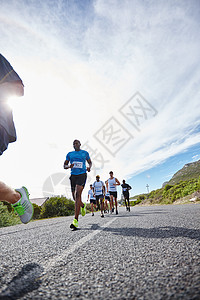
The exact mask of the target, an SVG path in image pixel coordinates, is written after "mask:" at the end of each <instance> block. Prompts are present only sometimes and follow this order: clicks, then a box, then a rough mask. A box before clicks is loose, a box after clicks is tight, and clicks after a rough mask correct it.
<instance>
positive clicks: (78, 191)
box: [75, 185, 84, 221]
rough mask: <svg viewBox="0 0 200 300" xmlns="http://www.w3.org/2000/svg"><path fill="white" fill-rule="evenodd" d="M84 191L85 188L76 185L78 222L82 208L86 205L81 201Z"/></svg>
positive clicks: (76, 217)
mask: <svg viewBox="0 0 200 300" xmlns="http://www.w3.org/2000/svg"><path fill="white" fill-rule="evenodd" d="M82 191H83V186H81V185H76V191H75V219H76V220H77V221H78V216H79V213H80V208H81V207H84V204H83V202H82V200H81V194H82Z"/></svg>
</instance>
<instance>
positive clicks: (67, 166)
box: [64, 160, 74, 169]
mask: <svg viewBox="0 0 200 300" xmlns="http://www.w3.org/2000/svg"><path fill="white" fill-rule="evenodd" d="M73 166H74V164H71V165H70V166H69V160H65V162H64V169H71V168H73Z"/></svg>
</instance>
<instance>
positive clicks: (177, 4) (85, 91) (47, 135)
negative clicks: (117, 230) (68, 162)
mask: <svg viewBox="0 0 200 300" xmlns="http://www.w3.org/2000/svg"><path fill="white" fill-rule="evenodd" d="M199 20H200V3H199V1H198V0H191V1H186V0H183V1H178V0H175V1H174V0H173V1H172V0H170V1H169V0H167V1H164V0H163V1H157V0H155V1H139V0H131V1H130V0H125V1H117V0H116V1H111V0H108V1H106V0H96V1H64V0H59V1H58V0H57V1H54V0H51V1H41V2H38V1H25V0H18V1H12V0H2V1H1V11H0V22H1V26H0V36H1V53H2V54H3V55H4V56H5V57H6V58H7V59H8V60H9V61H10V63H11V64H12V65H13V67H14V68H15V69H16V71H17V72H18V73H19V75H20V76H21V78H22V79H23V81H24V84H25V96H24V97H23V98H21V99H17V100H16V99H12V101H10V105H11V106H12V107H13V113H14V119H15V124H16V128H17V134H18V140H17V142H16V143H14V144H12V145H10V146H9V149H8V150H7V151H6V152H5V154H4V155H3V156H2V157H1V160H0V170H1V179H2V180H3V181H4V182H6V183H8V184H9V185H11V186H13V187H18V186H20V185H26V186H27V187H28V188H29V190H30V193H31V197H39V196H42V195H43V189H44V183H45V182H46V180H47V178H49V177H50V178H54V177H55V176H53V175H54V174H57V173H59V174H60V173H62V174H63V180H64V182H66V189H64V186H65V185H63V184H60V185H59V186H58V185H57V186H56V187H55V188H56V193H62V194H64V193H65V192H66V193H68V192H69V180H68V177H69V174H68V173H66V171H64V170H63V162H64V160H65V156H66V154H67V152H69V151H71V150H72V142H73V140H74V139H75V138H78V139H80V140H81V142H82V145H83V148H85V149H86V150H89V152H90V154H91V156H92V159H93V162H94V167H93V170H92V172H91V173H90V174H89V176H88V182H87V186H86V189H85V191H84V197H85V196H86V190H87V188H88V187H89V184H90V183H91V182H92V181H93V180H94V178H95V175H96V174H97V173H99V174H100V175H101V177H102V179H103V180H104V179H105V180H106V179H107V178H108V173H109V171H110V170H111V169H112V170H113V171H114V175H115V176H116V177H117V178H118V179H119V180H120V181H121V180H122V179H124V178H125V179H126V180H127V181H129V182H130V183H131V184H132V185H133V186H134V189H133V191H132V194H133V193H134V194H138V193H142V192H145V191H146V184H147V183H148V184H149V186H150V190H151V189H155V188H159V187H160V186H161V185H162V183H163V182H164V181H166V180H167V179H166V178H168V177H169V176H170V174H171V175H173V173H174V172H176V171H177V170H178V169H179V168H181V167H182V166H183V165H184V164H185V163H187V162H190V161H191V160H193V157H194V156H195V157H196V158H197V159H198V158H199V157H198V156H196V155H198V153H199V141H200V131H199V128H200V121H199V120H200V118H199V96H200V89H199V82H200V51H199V50H200V40H199V25H200V24H199V23H200V21H199ZM65 175H66V178H65ZM51 176H53V177H51ZM146 177H147V179H148V181H147V180H146ZM63 189H64V190H63ZM119 192H120V189H119ZM69 193H70V192H69Z"/></svg>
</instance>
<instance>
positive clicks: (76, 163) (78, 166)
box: [73, 161, 83, 169]
mask: <svg viewBox="0 0 200 300" xmlns="http://www.w3.org/2000/svg"><path fill="white" fill-rule="evenodd" d="M73 164H74V166H73V168H78V169H82V168H83V163H82V162H81V161H74V162H73Z"/></svg>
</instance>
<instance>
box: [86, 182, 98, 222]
mask: <svg viewBox="0 0 200 300" xmlns="http://www.w3.org/2000/svg"><path fill="white" fill-rule="evenodd" d="M89 200H90V206H91V212H92V217H93V216H94V207H95V209H96V198H95V196H94V192H93V188H92V184H90V189H89V191H88V199H87V201H89Z"/></svg>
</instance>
